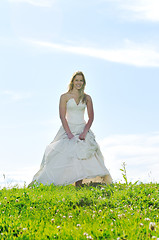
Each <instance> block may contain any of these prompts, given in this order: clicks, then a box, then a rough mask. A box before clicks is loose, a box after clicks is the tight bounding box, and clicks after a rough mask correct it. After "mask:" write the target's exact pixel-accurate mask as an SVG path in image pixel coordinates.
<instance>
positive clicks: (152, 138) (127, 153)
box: [99, 132, 159, 182]
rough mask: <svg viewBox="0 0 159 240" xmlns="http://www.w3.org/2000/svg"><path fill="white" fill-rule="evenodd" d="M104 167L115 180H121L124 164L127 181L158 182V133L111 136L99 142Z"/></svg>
mask: <svg viewBox="0 0 159 240" xmlns="http://www.w3.org/2000/svg"><path fill="white" fill-rule="evenodd" d="M99 144H100V146H101V150H102V152H103V155H104V157H105V163H106V166H107V165H108V167H109V168H110V169H111V173H112V175H113V177H114V178H115V179H121V178H122V177H121V172H120V170H119V169H120V168H121V164H122V162H126V164H127V171H128V179H129V180H133V181H135V180H141V181H144V182H149V181H157V182H159V175H158V169H159V147H158V146H159V133H158V132H156V133H150V134H128V135H113V136H109V137H107V138H105V139H103V140H100V141H99Z"/></svg>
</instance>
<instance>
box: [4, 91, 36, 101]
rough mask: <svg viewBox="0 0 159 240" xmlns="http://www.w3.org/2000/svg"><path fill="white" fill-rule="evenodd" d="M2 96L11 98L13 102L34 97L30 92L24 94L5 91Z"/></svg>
mask: <svg viewBox="0 0 159 240" xmlns="http://www.w3.org/2000/svg"><path fill="white" fill-rule="evenodd" d="M1 94H2V95H5V96H8V97H10V98H11V99H12V100H13V101H19V100H22V99H28V98H30V97H31V96H32V94H31V93H30V92H23V93H22V92H15V91H10V90H6V91H3V92H2V93H1Z"/></svg>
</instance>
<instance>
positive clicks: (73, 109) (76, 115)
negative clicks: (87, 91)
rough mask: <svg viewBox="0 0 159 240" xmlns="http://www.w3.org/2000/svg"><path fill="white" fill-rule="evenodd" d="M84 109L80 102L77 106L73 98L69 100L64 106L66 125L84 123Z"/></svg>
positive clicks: (84, 105) (83, 104) (84, 106)
mask: <svg viewBox="0 0 159 240" xmlns="http://www.w3.org/2000/svg"><path fill="white" fill-rule="evenodd" d="M85 108H86V103H82V101H80V102H79V104H77V103H76V101H75V99H74V98H70V99H69V100H68V101H67V106H66V119H67V121H68V123H72V124H82V123H85V120H84V112H85Z"/></svg>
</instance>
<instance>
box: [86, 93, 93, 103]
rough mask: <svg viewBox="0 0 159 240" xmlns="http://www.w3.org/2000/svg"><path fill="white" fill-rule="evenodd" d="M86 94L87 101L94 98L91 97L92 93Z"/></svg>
mask: <svg viewBox="0 0 159 240" xmlns="http://www.w3.org/2000/svg"><path fill="white" fill-rule="evenodd" d="M85 95H86V101H92V98H91V96H90V95H88V94H86V93H85Z"/></svg>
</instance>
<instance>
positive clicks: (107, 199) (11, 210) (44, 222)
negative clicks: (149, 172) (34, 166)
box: [0, 175, 159, 240]
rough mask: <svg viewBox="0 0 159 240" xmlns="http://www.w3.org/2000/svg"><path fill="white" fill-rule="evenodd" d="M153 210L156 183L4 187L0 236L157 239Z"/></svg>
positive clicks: (158, 205)
mask: <svg viewBox="0 0 159 240" xmlns="http://www.w3.org/2000/svg"><path fill="white" fill-rule="evenodd" d="M124 176H125V175H124ZM125 180H126V179H125ZM158 210H159V184H157V183H156V184H155V183H149V184H144V183H140V184H137V183H134V184H132V183H128V182H127V181H125V183H122V184H121V183H120V182H119V183H113V184H111V185H108V186H107V185H98V184H96V185H95V184H92V185H91V184H90V185H89V186H88V185H84V186H82V187H78V188H77V187H74V186H73V185H68V186H54V185H50V186H43V185H42V184H41V185H40V186H37V185H34V186H32V187H31V188H27V187H26V186H24V187H23V188H18V187H13V188H11V189H6V188H3V189H2V190H1V191H0V215H1V216H0V239H4V240H6V239H10V240H13V239H31V240H32V239H35V240H38V239H64V240H65V239H72V240H74V239H77V240H80V239H81V240H83V239H115V240H119V239H120V240H121V239H128V240H135V239H139V240H141V239H143V240H147V239H158V240H159V211H158Z"/></svg>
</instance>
